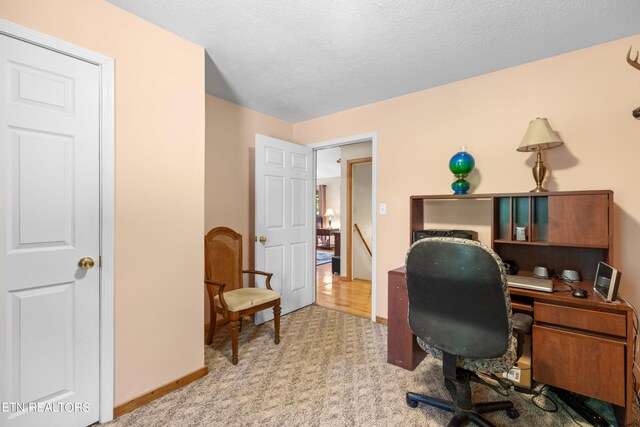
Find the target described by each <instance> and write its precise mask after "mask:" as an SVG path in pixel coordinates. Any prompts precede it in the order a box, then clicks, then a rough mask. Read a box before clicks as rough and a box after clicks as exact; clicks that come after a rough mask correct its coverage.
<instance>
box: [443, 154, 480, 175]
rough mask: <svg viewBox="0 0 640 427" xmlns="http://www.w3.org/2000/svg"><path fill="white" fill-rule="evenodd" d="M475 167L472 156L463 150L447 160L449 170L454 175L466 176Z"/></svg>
mask: <svg viewBox="0 0 640 427" xmlns="http://www.w3.org/2000/svg"><path fill="white" fill-rule="evenodd" d="M475 165H476V161H475V159H474V158H473V156H472V155H471V154H469V153H467V152H466V151H464V150H461V151H459V152H458V153H456V154H454V156H453V157H452V158H451V160H449V170H450V171H451V173H453V174H454V175H456V176H457V175H468V174H469V172H471V171H472V170H473V167H474V166H475Z"/></svg>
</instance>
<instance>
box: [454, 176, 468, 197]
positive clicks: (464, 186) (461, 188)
mask: <svg viewBox="0 0 640 427" xmlns="http://www.w3.org/2000/svg"><path fill="white" fill-rule="evenodd" d="M470 187H471V186H470V185H469V181H467V180H466V179H464V178H458V179H456V180H455V181H453V184H451V189H452V190H453V194H467V191H469V188H470Z"/></svg>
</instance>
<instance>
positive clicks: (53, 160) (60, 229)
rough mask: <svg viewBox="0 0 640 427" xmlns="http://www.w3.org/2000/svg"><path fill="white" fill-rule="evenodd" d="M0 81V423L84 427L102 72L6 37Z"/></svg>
mask: <svg viewBox="0 0 640 427" xmlns="http://www.w3.org/2000/svg"><path fill="white" fill-rule="evenodd" d="M0 84H1V85H2V86H1V87H2V89H1V90H0V176H1V179H0V220H1V222H2V224H1V225H0V227H1V228H2V231H0V402H1V403H0V405H2V406H1V407H0V424H1V425H3V426H5V425H6V426H35V425H41V426H45V425H46V426H86V425H89V424H91V423H93V422H95V421H97V420H98V417H99V407H98V403H99V313H100V305H99V302H100V301H99V287H100V281H99V267H98V261H99V255H100V254H99V243H100V242H99V236H100V235H99V230H100V223H99V222H100V217H99V208H100V199H99V188H100V187H99V184H100V183H99V172H100V163H99V160H100V159H99V131H100V128H99V118H100V116H99V113H100V110H99V89H100V86H99V85H100V78H99V70H98V67H97V66H96V65H93V64H89V63H87V62H84V61H81V60H78V59H75V58H72V57H69V56H66V55H64V54H60V53H57V52H54V51H51V50H48V49H45V48H41V47H38V46H35V45H32V44H30V43H27V42H23V41H19V40H17V39H13V38H10V37H6V36H1V35H0ZM82 257H91V258H93V259H94V260H95V266H94V267H93V268H91V269H82V268H80V267H79V260H80V258H82ZM85 266H86V265H85ZM86 267H88V266H86Z"/></svg>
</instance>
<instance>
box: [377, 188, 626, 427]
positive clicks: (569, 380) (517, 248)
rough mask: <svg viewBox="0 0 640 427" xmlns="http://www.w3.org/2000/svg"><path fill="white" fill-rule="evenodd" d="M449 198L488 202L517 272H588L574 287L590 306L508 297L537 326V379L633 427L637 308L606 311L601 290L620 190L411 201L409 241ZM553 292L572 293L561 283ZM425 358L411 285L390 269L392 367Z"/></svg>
mask: <svg viewBox="0 0 640 427" xmlns="http://www.w3.org/2000/svg"><path fill="white" fill-rule="evenodd" d="M444 200H451V201H452V202H453V203H455V201H456V200H471V201H472V200H479V201H480V200H482V201H485V202H486V201H489V203H490V206H491V209H490V216H491V217H490V218H486V222H487V223H489V224H490V228H491V241H490V245H491V247H492V248H493V250H494V251H496V253H498V255H500V257H501V258H502V259H503V260H504V259H506V260H512V261H515V262H516V263H517V265H518V266H519V269H520V271H519V273H518V274H524V275H531V272H532V271H533V267H534V266H537V265H542V266H545V267H547V268H549V269H550V270H554V271H555V272H557V273H560V272H561V271H562V270H564V269H572V270H577V271H578V272H579V273H580V275H581V277H582V279H583V280H582V282H579V283H574V284H573V285H574V287H577V288H581V289H584V290H586V291H588V296H587V298H576V297H573V296H572V295H571V293H570V292H553V293H545V292H539V291H531V290H525V289H515V288H511V289H510V293H511V299H512V304H513V309H514V311H522V312H528V313H530V314H532V315H533V318H534V325H533V332H532V334H533V337H532V370H533V372H532V374H533V375H532V376H533V379H534V380H536V381H538V382H541V383H544V384H548V385H552V386H556V387H559V388H563V389H566V390H569V391H572V392H576V393H579V394H582V395H585V396H589V397H594V398H597V399H600V400H603V401H606V402H610V403H612V404H613V405H614V410H615V412H616V416H617V418H618V421H619V422H620V423H622V424H629V423H631V422H632V421H633V419H632V413H631V412H632V411H631V407H632V403H633V396H634V390H633V358H634V339H635V331H634V326H633V310H632V308H631V307H630V306H629V305H628V304H626V303H624V302H620V301H616V302H613V303H606V302H604V300H603V299H602V298H601V297H600V296H599V295H597V294H594V292H593V279H594V276H595V271H596V267H597V264H598V262H599V261H604V262H607V263H609V264H611V263H612V260H613V192H612V191H607V190H603V191H567V192H548V193H508V194H468V195H442V196H412V197H411V221H410V230H409V241H411V238H412V237H411V236H413V232H414V231H416V230H422V229H425V228H428V227H427V224H428V223H429V218H426V214H425V213H426V212H427V211H428V209H427V208H426V207H427V206H428V204H429V203H431V202H434V201H438V202H440V201H444ZM464 206H465V208H467V209H468V208H469V206H470V205H469V204H468V203H466V204H464ZM452 208H453V209H455V208H456V207H455V205H453V206H452ZM483 212H484V211H483ZM525 227H526V228H525ZM523 230H525V233H524V236H523V234H522V231H523ZM518 231H519V233H518ZM485 243H488V242H485ZM554 288H555V289H556V290H559V291H561V290H567V289H569V288H568V286H567V285H565V284H564V283H562V282H561V281H559V280H554ZM424 356H425V353H424V352H423V351H422V350H421V349H420V348H419V346H418V345H417V343H416V339H415V337H414V336H413V334H412V333H411V331H410V330H409V328H408V325H407V290H406V280H405V275H404V267H400V268H397V269H395V270H391V271H389V329H388V353H387V360H388V362H389V363H392V364H394V365H397V366H400V367H403V368H405V369H409V370H413V369H415V367H416V366H417V365H418V364H419V363H420V361H421V360H422V359H423V358H424Z"/></svg>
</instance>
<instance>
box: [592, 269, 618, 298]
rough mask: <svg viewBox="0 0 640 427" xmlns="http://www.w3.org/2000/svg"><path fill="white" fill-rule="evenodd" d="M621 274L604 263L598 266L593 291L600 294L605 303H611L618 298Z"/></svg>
mask: <svg viewBox="0 0 640 427" xmlns="http://www.w3.org/2000/svg"><path fill="white" fill-rule="evenodd" d="M621 275H622V274H621V273H620V272H619V271H618V270H616V269H615V268H613V267H611V266H610V265H608V264H605V263H604V262H600V263H599V264H598V269H597V270H596V278H595V280H594V281H593V289H594V290H595V291H596V292H597V293H598V294H600V295H601V296H602V297H603V298H604V299H605V301H613V300H615V299H616V298H617V296H618V284H619V283H620V276H621Z"/></svg>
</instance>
